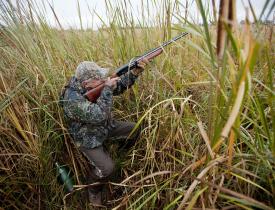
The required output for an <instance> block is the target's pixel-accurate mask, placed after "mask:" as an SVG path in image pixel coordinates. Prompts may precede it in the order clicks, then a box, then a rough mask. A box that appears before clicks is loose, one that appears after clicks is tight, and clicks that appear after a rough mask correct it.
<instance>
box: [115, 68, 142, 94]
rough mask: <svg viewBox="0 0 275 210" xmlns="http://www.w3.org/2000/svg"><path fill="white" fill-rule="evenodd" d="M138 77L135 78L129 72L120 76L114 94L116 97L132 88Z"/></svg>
mask: <svg viewBox="0 0 275 210" xmlns="http://www.w3.org/2000/svg"><path fill="white" fill-rule="evenodd" d="M137 77H138V76H135V75H134V74H132V72H127V73H126V74H124V75H122V76H120V80H119V81H118V83H117V87H116V89H115V90H114V92H113V93H114V95H119V94H121V93H123V92H124V91H125V90H127V89H128V88H130V87H131V86H132V85H133V84H134V83H135V81H136V79H137Z"/></svg>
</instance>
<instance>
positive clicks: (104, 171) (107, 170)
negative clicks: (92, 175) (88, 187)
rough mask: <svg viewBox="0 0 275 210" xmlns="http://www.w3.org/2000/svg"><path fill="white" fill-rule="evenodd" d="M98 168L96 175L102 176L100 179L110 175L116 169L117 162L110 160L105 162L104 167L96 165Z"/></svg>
mask: <svg viewBox="0 0 275 210" xmlns="http://www.w3.org/2000/svg"><path fill="white" fill-rule="evenodd" d="M95 169H96V175H97V176H98V177H99V178H100V179H104V178H107V177H109V176H110V175H111V174H112V173H113V171H114V169H115V164H114V162H113V161H108V162H106V163H105V164H104V166H102V167H95Z"/></svg>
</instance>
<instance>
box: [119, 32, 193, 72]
mask: <svg viewBox="0 0 275 210" xmlns="http://www.w3.org/2000/svg"><path fill="white" fill-rule="evenodd" d="M187 34H188V33H187V32H183V33H181V34H179V35H178V36H176V37H174V38H172V39H171V40H169V41H166V42H164V43H162V44H161V45H160V46H159V47H156V48H154V49H152V50H150V51H148V52H146V53H144V54H143V55H142V56H140V57H138V58H137V59H135V60H133V61H132V62H130V63H127V64H124V65H123V66H121V67H119V68H118V69H117V72H116V75H117V76H118V77H119V76H121V75H123V74H125V73H126V72H127V71H130V70H132V69H134V68H135V67H136V65H137V62H139V61H141V60H142V59H144V58H148V57H149V58H150V59H151V58H154V57H156V56H158V55H159V54H160V53H159V52H162V50H163V48H164V47H166V46H167V45H169V44H171V43H173V42H175V41H177V40H178V39H180V38H182V37H184V36H186V35H187ZM154 55H155V56H154Z"/></svg>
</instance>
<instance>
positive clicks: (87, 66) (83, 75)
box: [75, 61, 109, 82]
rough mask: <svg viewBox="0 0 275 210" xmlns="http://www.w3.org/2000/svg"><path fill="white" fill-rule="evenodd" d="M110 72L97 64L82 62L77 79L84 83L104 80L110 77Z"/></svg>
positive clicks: (77, 70)
mask: <svg viewBox="0 0 275 210" xmlns="http://www.w3.org/2000/svg"><path fill="white" fill-rule="evenodd" d="M108 72H109V70H108V69H106V68H101V67H100V66H98V65H97V64H96V63H95V62H92V61H83V62H81V63H80V64H79V65H78V66H77V68H76V70H75V77H76V78H77V79H78V80H79V81H80V82H83V81H85V80H87V79H90V78H91V79H104V78H106V77H107V76H108Z"/></svg>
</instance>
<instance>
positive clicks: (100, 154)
mask: <svg viewBox="0 0 275 210" xmlns="http://www.w3.org/2000/svg"><path fill="white" fill-rule="evenodd" d="M114 125H115V128H114V129H112V130H110V131H109V134H108V140H111V141H114V142H116V141H117V142H118V143H119V144H120V145H121V146H122V147H123V148H125V149H127V148H130V147H131V146H133V145H134V144H135V141H136V139H137V136H138V133H139V132H135V133H134V134H133V135H132V136H131V137H130V138H127V137H128V136H129V134H130V133H131V131H132V130H133V128H134V127H135V123H133V122H122V121H115V122H114ZM80 150H81V152H82V153H83V154H84V155H85V156H86V157H87V159H88V160H89V162H90V163H91V170H90V174H89V177H88V180H87V181H88V182H89V183H93V182H97V181H101V182H102V181H108V178H109V177H110V175H111V174H112V172H113V171H114V168H115V164H114V161H113V160H112V158H111V157H110V155H109V153H108V151H107V150H106V148H105V147H104V146H100V147H96V148H93V149H87V148H84V147H80ZM91 190H92V191H94V192H98V191H100V190H102V186H98V187H93V188H92V189H91Z"/></svg>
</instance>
